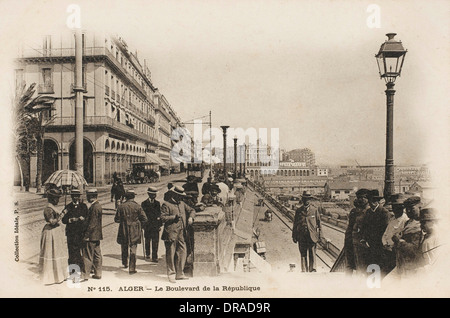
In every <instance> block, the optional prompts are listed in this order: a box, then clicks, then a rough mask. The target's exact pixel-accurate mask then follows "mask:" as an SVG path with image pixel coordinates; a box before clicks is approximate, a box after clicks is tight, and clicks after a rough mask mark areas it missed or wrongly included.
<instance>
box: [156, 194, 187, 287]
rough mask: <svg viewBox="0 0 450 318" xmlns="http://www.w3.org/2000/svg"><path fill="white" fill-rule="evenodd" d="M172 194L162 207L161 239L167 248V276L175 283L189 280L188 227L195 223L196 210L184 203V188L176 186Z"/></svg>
mask: <svg viewBox="0 0 450 318" xmlns="http://www.w3.org/2000/svg"><path fill="white" fill-rule="evenodd" d="M171 192H172V195H171V196H170V199H169V200H168V201H165V202H164V203H163V204H162V205H161V220H162V221H163V223H164V230H163V234H162V237H161V238H162V239H163V240H164V245H165V247H166V264H167V276H168V278H169V282H171V283H175V280H176V279H178V280H180V279H188V278H187V277H186V276H185V275H184V266H185V264H186V257H187V247H186V235H187V233H188V231H187V227H188V226H190V225H191V224H192V223H193V222H194V218H195V210H194V209H193V208H191V207H189V206H188V205H187V204H186V203H185V202H184V201H183V197H184V196H185V195H186V194H185V193H184V189H183V188H182V187H180V186H175V187H173V188H172V190H171ZM175 256H176V257H175Z"/></svg>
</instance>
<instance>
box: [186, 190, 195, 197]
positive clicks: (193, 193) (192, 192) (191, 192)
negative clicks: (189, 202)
mask: <svg viewBox="0 0 450 318" xmlns="http://www.w3.org/2000/svg"><path fill="white" fill-rule="evenodd" d="M185 193H186V195H190V196H198V192H197V191H186V192H185Z"/></svg>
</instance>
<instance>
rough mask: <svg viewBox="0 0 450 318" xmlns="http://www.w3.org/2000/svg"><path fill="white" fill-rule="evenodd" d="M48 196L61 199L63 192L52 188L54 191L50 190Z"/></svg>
mask: <svg viewBox="0 0 450 318" xmlns="http://www.w3.org/2000/svg"><path fill="white" fill-rule="evenodd" d="M47 196H52V197H58V198H59V197H61V196H62V192H61V190H59V189H57V188H52V189H49V190H48V191H47Z"/></svg>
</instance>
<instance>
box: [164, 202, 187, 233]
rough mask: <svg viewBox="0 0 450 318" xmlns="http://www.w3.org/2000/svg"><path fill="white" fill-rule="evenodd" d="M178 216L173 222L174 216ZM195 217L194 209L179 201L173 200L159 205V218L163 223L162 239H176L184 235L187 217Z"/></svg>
mask: <svg viewBox="0 0 450 318" xmlns="http://www.w3.org/2000/svg"><path fill="white" fill-rule="evenodd" d="M176 215H178V216H179V217H180V218H179V220H178V221H177V222H175V216H176ZM189 217H191V218H195V210H194V209H193V208H191V207H189V206H188V205H187V204H186V203H184V202H183V201H181V202H180V203H179V204H176V203H175V202H174V201H173V200H170V201H166V202H164V203H163V204H162V205H161V220H162V221H163V223H164V231H163V234H162V236H161V239H163V240H164V241H176V240H178V239H184V238H185V236H186V226H187V219H188V218H189Z"/></svg>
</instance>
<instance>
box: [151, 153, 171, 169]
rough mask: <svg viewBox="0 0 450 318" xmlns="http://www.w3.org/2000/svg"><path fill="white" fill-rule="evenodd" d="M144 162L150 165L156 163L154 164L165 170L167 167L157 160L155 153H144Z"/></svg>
mask: <svg viewBox="0 0 450 318" xmlns="http://www.w3.org/2000/svg"><path fill="white" fill-rule="evenodd" d="M145 161H146V162H151V163H156V164H158V165H160V166H161V167H163V168H167V167H168V164H167V163H166V162H165V161H164V160H162V159H161V158H159V157H158V155H157V154H155V153H146V154H145Z"/></svg>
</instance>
